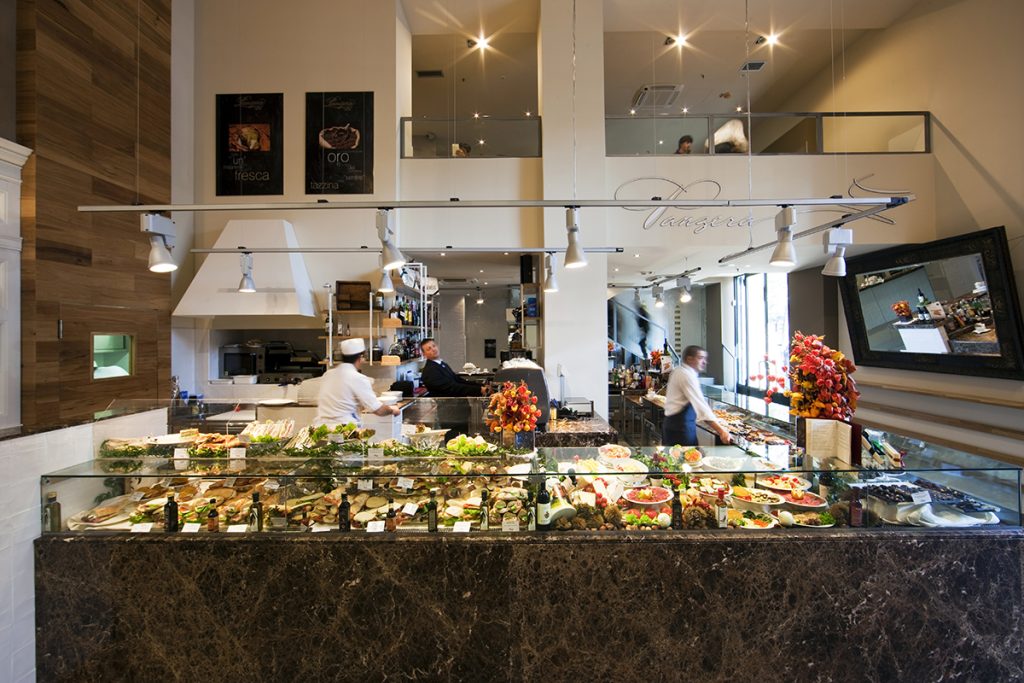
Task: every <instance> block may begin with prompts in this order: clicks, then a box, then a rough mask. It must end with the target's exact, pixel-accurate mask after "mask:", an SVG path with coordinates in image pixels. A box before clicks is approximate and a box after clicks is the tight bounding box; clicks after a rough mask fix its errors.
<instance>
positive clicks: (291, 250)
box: [189, 246, 624, 254]
mask: <svg viewBox="0 0 1024 683" xmlns="http://www.w3.org/2000/svg"><path fill="white" fill-rule="evenodd" d="M240 251H246V252H250V253H253V254H360V253H362V254H380V253H381V252H382V251H383V250H382V249H381V248H380V247H373V248H371V247H367V246H361V247H244V246H240V247H235V248H234V249H231V248H226V247H220V248H210V249H189V253H190V254H237V253H238V252H240ZM587 251H588V252H590V253H594V254H621V253H622V252H623V251H624V249H623V248H622V247H587ZM439 252H447V253H455V254H490V253H506V252H507V253H509V254H564V253H565V252H566V247H415V248H412V249H410V248H408V247H406V248H405V249H404V250H403V253H406V254H437V253H439Z"/></svg>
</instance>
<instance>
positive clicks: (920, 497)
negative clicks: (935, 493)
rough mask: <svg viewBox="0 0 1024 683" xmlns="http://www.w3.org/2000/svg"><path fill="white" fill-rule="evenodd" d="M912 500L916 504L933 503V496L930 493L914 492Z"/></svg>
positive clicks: (911, 496) (911, 495)
mask: <svg viewBox="0 0 1024 683" xmlns="http://www.w3.org/2000/svg"><path fill="white" fill-rule="evenodd" d="M910 499H911V500H912V501H914V502H915V503H930V502H932V494H931V493H929V492H928V491H914V492H913V493H912V494H910Z"/></svg>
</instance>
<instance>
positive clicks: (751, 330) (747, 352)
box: [736, 273, 789, 402]
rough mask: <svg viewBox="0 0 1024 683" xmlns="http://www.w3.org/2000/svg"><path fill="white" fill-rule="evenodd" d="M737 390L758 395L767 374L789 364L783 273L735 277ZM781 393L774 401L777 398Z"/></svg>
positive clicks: (786, 305) (786, 288)
mask: <svg viewBox="0 0 1024 683" xmlns="http://www.w3.org/2000/svg"><path fill="white" fill-rule="evenodd" d="M736 301H737V306H736V316H737V318H736V323H737V324H736V350H737V354H736V360H737V365H738V366H739V367H738V368H737V378H738V379H737V387H736V388H737V391H739V392H741V393H747V394H752V395H758V396H759V395H761V394H763V393H764V390H765V389H767V387H768V375H777V374H779V373H781V372H782V368H783V367H788V365H789V288H788V279H787V277H786V274H785V273H752V274H750V275H741V276H739V277H738V278H736ZM782 399H783V397H782V396H777V397H776V398H775V400H776V401H779V402H781V401H782Z"/></svg>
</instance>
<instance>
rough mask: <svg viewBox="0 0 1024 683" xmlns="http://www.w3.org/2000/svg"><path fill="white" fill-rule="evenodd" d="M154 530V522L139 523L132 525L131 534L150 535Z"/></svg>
mask: <svg viewBox="0 0 1024 683" xmlns="http://www.w3.org/2000/svg"><path fill="white" fill-rule="evenodd" d="M152 530H153V522H138V523H137V524H132V528H131V533H133V534H148V533H149V532H150V531H152Z"/></svg>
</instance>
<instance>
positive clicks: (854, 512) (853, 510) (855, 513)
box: [850, 489, 864, 526]
mask: <svg viewBox="0 0 1024 683" xmlns="http://www.w3.org/2000/svg"><path fill="white" fill-rule="evenodd" d="M850 526H864V504H863V503H861V502H860V490H859V489H853V498H851V499H850Z"/></svg>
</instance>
